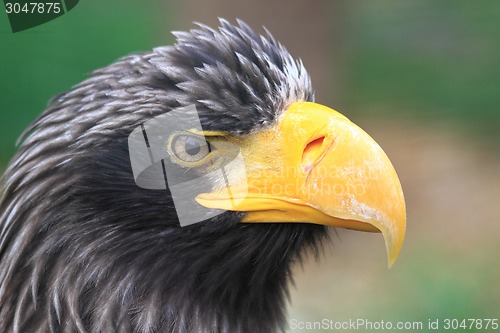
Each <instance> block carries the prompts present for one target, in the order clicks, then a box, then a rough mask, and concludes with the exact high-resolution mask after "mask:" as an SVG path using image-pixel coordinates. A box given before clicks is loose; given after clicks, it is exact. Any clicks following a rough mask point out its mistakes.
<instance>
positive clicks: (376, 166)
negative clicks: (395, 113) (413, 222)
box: [196, 102, 406, 266]
mask: <svg viewBox="0 0 500 333" xmlns="http://www.w3.org/2000/svg"><path fill="white" fill-rule="evenodd" d="M233 141H235V143H237V144H238V145H239V147H240V148H241V153H242V155H243V158H244V164H245V169H246V178H247V179H246V184H245V186H241V188H243V187H244V188H245V190H244V191H243V190H241V191H239V190H238V188H239V187H238V186H232V187H231V191H223V192H217V193H203V194H200V195H198V196H197V198H196V200H197V201H198V203H200V204H201V205H203V206H205V207H208V208H219V209H226V210H233V211H245V212H247V214H246V216H245V217H244V219H243V222H248V223H255V222H308V223H316V224H323V225H327V226H334V227H340V228H347V229H355V230H362V231H371V232H382V234H383V236H384V238H385V242H386V247H387V254H388V260H389V266H392V264H393V263H394V262H395V261H396V259H397V257H398V254H399V252H400V249H401V246H402V244H403V240H404V235H405V229H406V209H405V201H404V197H403V191H402V189H401V184H400V182H399V179H398V176H397V174H396V171H395V170H394V167H393V166H392V164H391V162H390V161H389V159H388V157H387V155H386V154H385V153H384V151H383V150H382V148H380V146H379V145H378V144H377V143H376V142H375V141H374V140H373V139H372V138H371V137H370V136H369V135H368V134H366V132H364V131H363V130H362V129H361V128H359V127H358V126H356V125H355V124H353V123H352V122H351V121H349V119H347V118H346V117H345V116H343V115H342V114H340V113H338V112H337V111H335V110H333V109H330V108H328V107H326V106H323V105H319V104H316V103H309V102H296V103H293V104H292V105H290V107H289V108H288V109H287V110H286V111H285V112H284V113H283V114H282V115H281V118H280V119H279V121H278V122H277V123H276V125H275V126H274V127H272V128H270V129H267V130H265V131H261V132H258V133H254V134H249V135H246V136H243V137H238V138H233ZM221 193H225V194H222V195H221ZM227 193H230V196H231V197H229V196H228V195H227ZM234 198H237V199H238V200H237V202H238V204H236V205H235V204H234V202H235V201H234Z"/></svg>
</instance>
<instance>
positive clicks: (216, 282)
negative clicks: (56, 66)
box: [0, 19, 406, 333]
mask: <svg viewBox="0 0 500 333" xmlns="http://www.w3.org/2000/svg"><path fill="white" fill-rule="evenodd" d="M173 34H174V36H175V37H176V42H175V44H174V45H170V46H162V47H157V48H154V49H152V50H151V51H148V52H143V53H137V54H132V55H129V56H126V57H124V58H121V59H119V60H118V61H116V62H114V63H112V64H111V65H109V66H107V67H104V68H101V69H98V70H95V71H93V72H92V73H91V75H89V77H88V78H87V79H85V80H84V81H83V82H81V83H79V84H78V85H76V86H75V87H73V88H72V89H71V90H69V91H67V92H64V93H62V94H59V95H57V96H56V97H54V98H53V99H52V100H51V101H50V102H49V105H48V106H47V108H46V110H45V111H44V112H43V113H42V114H41V115H40V116H39V117H38V118H37V119H36V120H35V121H34V122H33V123H32V124H31V125H30V126H29V127H28V128H27V129H26V130H25V132H24V133H23V135H22V136H21V139H20V141H21V143H20V144H19V148H18V151H17V153H16V154H15V156H14V157H13V159H12V160H11V162H10V163H9V165H8V167H7V169H6V171H5V173H4V175H3V177H2V183H1V184H2V185H1V197H0V326H1V327H2V328H3V330H4V331H5V332H19V333H21V332H22V333H26V332H178V333H180V332H228V333H237V332H279V331H284V330H285V329H286V314H285V305H286V302H287V295H288V287H289V285H290V283H291V281H292V275H291V268H292V266H293V265H294V264H296V263H297V262H300V260H302V259H303V258H304V253H306V252H307V251H313V252H316V253H317V252H318V251H320V249H321V246H322V244H324V243H325V242H326V241H328V239H329V236H328V235H329V234H331V230H335V229H336V228H347V229H355V230H361V231H369V232H381V233H382V234H383V236H384V239H385V243H386V248H387V253H388V259H389V265H392V264H393V263H394V261H395V260H396V258H397V256H398V254H399V251H400V249H401V246H402V242H403V238H404V234H405V228H406V212H405V202H404V198H403V192H402V189H401V185H400V182H399V179H398V177H397V174H396V172H395V170H394V167H393V166H392V164H391V162H390V161H389V159H388V157H387V156H386V154H385V153H384V152H383V150H382V149H381V148H380V146H379V145H378V144H377V143H376V142H375V141H374V140H373V139H372V138H371V137H370V136H369V135H368V134H366V133H365V132H364V131H363V130H362V129H360V128H359V127H357V126H356V125H355V124H354V123H352V122H351V121H350V120H349V119H348V118H347V117H345V116H344V115H342V114H341V113H339V112H337V111H335V110H333V109H331V108H329V107H327V106H324V105H321V104H318V103H315V102H314V91H313V89H312V85H311V80H310V77H309V75H308V73H307V71H306V69H305V68H304V65H303V63H302V61H301V60H296V59H294V58H293V57H292V56H291V55H290V54H289V52H288V51H287V50H286V49H285V47H284V46H283V45H281V44H280V43H279V42H278V41H276V39H275V38H274V37H273V36H272V35H271V34H270V33H269V31H267V30H265V32H264V33H262V34H258V33H256V32H255V31H254V30H252V29H251V28H250V27H249V26H248V25H247V24H245V23H244V22H243V21H241V20H237V22H236V23H230V22H229V21H227V20H224V19H220V24H219V27H217V28H215V29H214V28H211V27H208V26H206V25H203V24H198V23H197V24H196V27H194V28H193V29H192V30H190V31H187V32H174V33H173ZM188 110H195V112H194V113H193V112H190V111H188ZM174 112H175V114H176V115H177V117H178V118H177V119H178V121H177V120H176V119H175V118H168V117H167V118H161V117H165V116H167V115H171V114H174ZM183 112H184V113H185V114H186V115H189V116H186V117H185V118H186V119H187V118H189V119H188V120H189V121H186V120H185V119H183V117H182V115H183V114H184V113H183ZM179 115H180V116H179ZM193 115H194V116H195V117H192V116H193ZM158 119H163V120H162V121H159V120H158ZM157 120H158V121H157ZM191 120H192V121H191ZM155 121H156V122H155ZM151 122H155V124H156V125H154V124H153V125H154V126H153V125H151ZM162 124H164V125H165V128H164V129H165V131H163V132H162V129H163V127H162ZM182 124H187V125H186V126H181V125H182ZM189 124H198V125H197V126H195V125H193V126H191V125H189ZM171 126H174V127H175V128H174V129H171V128H170V127H171ZM190 126H191V127H190ZM167 128H169V129H168V130H167ZM134 133H142V134H144V136H143V137H142V140H143V143H140V142H139V145H140V144H142V146H141V147H142V148H144V147H146V148H144V149H143V150H142V151H143V152H144V151H146V152H149V153H151V151H152V150H151V149H152V148H151V147H152V146H153V145H155V146H156V147H157V148H158V147H159V148H158V150H159V152H160V155H161V156H159V157H158V156H156V157H154V158H152V159H149V157H151V156H149V155H148V154H146V153H140V152H139V153H137V154H136V153H135V152H134V151H135V150H137V149H135V148H134V149H135V150H134V149H132V148H131V147H132V145H131V138H132V137H133V135H132V134H134ZM148 136H149V137H148ZM136 137H137V136H136ZM139 137H140V135H139ZM139 141H140V140H139ZM142 148H141V149H142ZM141 149H138V150H139V151H141ZM148 149H149V150H148ZM134 156H135V157H134ZM148 156H149V157H148ZM137 165H142V166H144V168H142V169H140V168H139V169H137V168H136V166H137ZM172 175H173V176H172ZM141 179H146V181H141ZM174 188H175V189H176V190H175V191H174ZM176 193H177V194H176ZM179 193H180V194H179ZM186 202H187V203H188V204H186V205H184V204H183V203H186ZM179 207H180V208H179ZM181 215H182V216H181ZM183 221H184V222H185V221H188V222H189V223H182V222H183Z"/></svg>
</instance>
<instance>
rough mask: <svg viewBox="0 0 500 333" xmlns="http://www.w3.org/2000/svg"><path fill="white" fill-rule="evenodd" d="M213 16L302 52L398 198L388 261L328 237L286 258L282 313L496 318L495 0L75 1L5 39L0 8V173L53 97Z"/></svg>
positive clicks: (378, 247)
mask: <svg viewBox="0 0 500 333" xmlns="http://www.w3.org/2000/svg"><path fill="white" fill-rule="evenodd" d="M218 16H221V17H225V18H228V19H230V20H232V21H234V18H236V17H239V18H242V19H244V20H245V21H247V22H248V23H249V24H251V25H252V26H254V27H255V28H256V29H260V27H261V26H263V25H264V26H266V27H268V28H269V29H270V30H271V31H272V32H273V34H274V35H275V37H276V38H277V39H279V40H280V41H282V42H283V44H285V46H287V48H288V49H289V50H290V51H291V52H292V54H294V55H295V56H297V57H301V58H302V59H303V60H304V63H305V65H306V67H307V68H308V70H309V72H310V74H311V76H312V80H313V84H314V86H315V89H316V92H317V93H316V97H317V101H318V102H320V103H323V104H327V105H329V106H332V107H334V108H335V109H337V110H339V111H341V112H343V113H344V114H346V115H347V116H349V117H350V118H351V119H352V120H353V121H355V122H356V123H358V124H359V125H360V126H361V127H363V128H364V129H365V130H366V131H367V132H368V133H370V134H371V135H372V136H373V137H374V138H375V139H376V140H377V141H378V142H379V143H380V144H381V146H382V147H383V148H384V149H385V151H386V152H387V154H388V155H389V157H390V158H391V160H392V161H393V163H394V165H395V167H396V170H397V171H398V174H399V175H400V178H401V182H402V184H403V189H404V191H405V196H406V199H407V209H408V231H407V238H406V243H405V246H404V248H403V251H402V254H401V256H400V258H399V260H398V262H397V263H396V265H395V266H394V267H393V268H392V269H391V270H387V268H386V263H385V249H384V248H383V241H382V237H381V236H380V235H373V234H364V233H354V232H348V231H340V232H339V233H338V235H335V236H333V245H331V246H329V247H327V248H326V249H325V253H324V255H323V256H322V258H321V259H320V261H319V262H316V261H315V260H313V259H311V260H308V261H306V262H305V263H304V265H303V266H299V265H298V266H297V269H296V287H295V288H294V289H293V291H292V293H291V302H290V306H289V310H290V311H289V312H290V318H291V319H297V320H301V321H314V320H321V319H323V318H328V319H332V320H336V321H345V320H349V319H357V318H366V319H369V320H372V321H380V320H385V321H388V320H392V321H422V322H424V324H426V323H427V322H428V320H429V319H431V320H435V319H440V320H441V321H442V320H444V319H445V318H450V319H453V318H456V319H463V318H465V319H467V318H500V310H499V309H500V288H499V287H498V282H499V281H500V237H499V236H500V213H499V209H498V204H499V203H500V149H499V144H500V131H499V130H498V128H499V124H500V2H499V1H495V0H491V1H488V0H484V1H465V0H463V1H431V0H425V1H396V0H393V1H369V0H363V1H356V2H354V1H348V0H345V1H320V0H315V1H306V0H291V1H287V2H285V1H276V2H270V1H267V0H257V1H252V2H250V1H241V0H239V1H232V2H225V1H222V0H209V1H195V0H187V1H182V2H181V1H172V0H171V1H153V0H149V1H141V2H139V1H117V0H107V1H105V2H104V1H97V0H82V1H81V2H80V3H79V4H78V5H77V7H75V8H74V9H73V10H72V11H71V12H68V13H67V14H65V15H64V16H62V17H60V18H58V19H56V20H54V21H51V22H49V23H47V24H44V25H42V26H39V27H36V28H33V29H30V30H26V31H24V32H19V33H16V34H13V33H11V31H10V28H9V26H8V21H7V17H6V14H5V12H4V11H3V10H2V11H1V13H0V96H1V98H0V170H2V169H4V168H5V167H6V165H7V163H8V160H9V159H10V158H11V157H12V155H13V154H14V151H15V141H16V139H17V137H18V136H19V135H20V133H21V132H22V130H23V129H24V128H25V127H26V126H27V125H28V124H29V123H30V121H32V120H33V119H34V118H35V117H36V116H37V115H38V114H39V113H40V112H41V111H42V110H43V109H44V107H45V106H46V104H47V101H48V100H49V99H50V98H51V97H52V96H53V95H55V94H57V93H59V92H62V91H65V90H67V89H70V87H71V86H72V85H74V84H77V83H78V82H80V81H81V80H83V79H84V78H85V77H86V75H87V73H89V72H90V71H92V70H93V69H96V68H99V67H102V66H105V65H107V64H109V63H110V62H112V61H114V60H115V59H117V58H119V57H121V56H124V55H127V54H130V53H133V52H135V51H141V50H148V49H151V48H152V47H154V46H158V45H163V44H171V43H172V42H173V41H174V39H173V37H172V36H171V35H170V33H169V31H171V30H185V29H189V28H191V27H192V26H193V25H192V21H200V22H203V23H207V24H210V25H215V24H216V22H217V17H218ZM260 31H261V30H260ZM311 331H312V332H315V331H320V330H307V332H311ZM381 331H383V330H378V332H381ZM425 331H429V332H433V330H428V329H427V328H426V326H425V325H424V330H422V332H425ZM462 331H467V332H471V331H476V330H474V329H466V330H462ZM477 331H478V332H485V331H492V330H485V329H482V330H477ZM290 332H302V331H301V330H298V329H297V330H295V329H290ZM304 332H305V331H304Z"/></svg>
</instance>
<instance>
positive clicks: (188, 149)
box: [172, 134, 212, 162]
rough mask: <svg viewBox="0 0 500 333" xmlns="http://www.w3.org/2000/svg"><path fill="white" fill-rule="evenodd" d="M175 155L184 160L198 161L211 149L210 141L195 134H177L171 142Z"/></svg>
mask: <svg viewBox="0 0 500 333" xmlns="http://www.w3.org/2000/svg"><path fill="white" fill-rule="evenodd" d="M172 151H173V153H174V154H175V157H177V158H178V159H180V160H181V161H184V162H198V161H200V160H202V159H203V158H205V157H206V156H207V155H208V154H209V153H210V152H211V151H212V149H211V147H210V143H208V142H207V141H206V140H205V139H204V138H203V137H200V136H195V135H184V134H183V135H179V136H177V137H175V138H174V140H173V142H172Z"/></svg>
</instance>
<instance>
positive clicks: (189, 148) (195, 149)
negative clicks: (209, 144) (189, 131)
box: [184, 137, 201, 156]
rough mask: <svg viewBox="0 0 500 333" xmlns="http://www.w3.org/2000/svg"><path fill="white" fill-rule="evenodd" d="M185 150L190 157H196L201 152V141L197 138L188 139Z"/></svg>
mask: <svg viewBox="0 0 500 333" xmlns="http://www.w3.org/2000/svg"><path fill="white" fill-rule="evenodd" d="M184 149H185V150H186V153H188V154H189V155H191V156H195V155H197V154H198V153H199V152H200V150H201V144H200V141H199V140H198V139H196V138H193V137H188V138H187V139H186V145H185V147H184Z"/></svg>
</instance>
